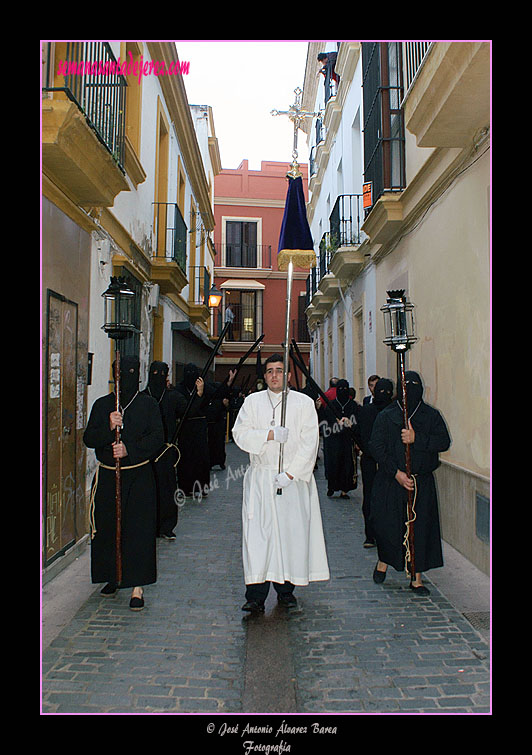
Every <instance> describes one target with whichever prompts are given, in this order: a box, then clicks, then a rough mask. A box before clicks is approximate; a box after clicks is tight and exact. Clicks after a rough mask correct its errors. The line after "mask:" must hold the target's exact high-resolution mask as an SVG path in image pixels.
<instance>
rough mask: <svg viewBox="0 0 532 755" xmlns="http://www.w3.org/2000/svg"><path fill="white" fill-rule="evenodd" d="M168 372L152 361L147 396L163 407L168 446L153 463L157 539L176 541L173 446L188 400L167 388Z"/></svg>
mask: <svg viewBox="0 0 532 755" xmlns="http://www.w3.org/2000/svg"><path fill="white" fill-rule="evenodd" d="M168 371H169V368H168V365H167V364H166V362H158V361H155V362H152V363H151V365H150V370H149V374H148V385H147V386H146V388H145V390H144V391H143V393H145V394H147V395H148V396H151V397H152V398H154V399H155V400H156V401H157V403H158V404H159V410H160V412H161V419H162V423H163V430H164V443H163V445H162V447H161V448H160V449H159V450H158V451H157V454H156V455H155V458H154V459H153V461H152V463H153V469H154V472H155V481H156V484H157V537H163V538H165V539H166V540H175V534H174V532H173V530H174V528H175V526H176V525H177V518H178V509H177V503H176V500H175V497H174V496H175V492H176V490H177V474H176V464H177V459H178V454H177V450H176V448H175V447H174V446H172V445H169V444H171V443H172V439H173V437H174V434H175V431H176V425H177V417H178V415H179V413H181V414H183V411H184V404H185V398H184V396H182V395H181V394H179V393H178V392H177V391H176V390H175V389H173V388H169V387H168V386H167V380H168Z"/></svg>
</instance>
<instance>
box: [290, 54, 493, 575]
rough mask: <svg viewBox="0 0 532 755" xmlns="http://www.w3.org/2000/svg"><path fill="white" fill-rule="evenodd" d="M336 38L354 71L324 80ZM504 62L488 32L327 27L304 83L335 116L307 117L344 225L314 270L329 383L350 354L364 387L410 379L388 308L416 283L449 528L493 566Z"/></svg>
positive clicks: (307, 102) (465, 548)
mask: <svg viewBox="0 0 532 755" xmlns="http://www.w3.org/2000/svg"><path fill="white" fill-rule="evenodd" d="M318 48H321V49H318ZM322 49H323V50H325V49H326V50H332V51H334V52H336V53H337V57H336V63H335V73H336V76H337V77H338V78H339V81H337V82H335V87H333V88H332V91H330V92H328V93H324V94H322V93H320V91H319V89H318V88H317V87H319V86H321V82H320V80H319V79H317V72H318V70H319V67H320V64H318V62H317V60H316V56H317V52H320V51H321V50H322ZM490 63H491V45H490V43H489V42H484V41H479V42H364V43H358V42H345V43H344V42H342V43H331V42H329V43H326V42H315V43H311V44H309V53H308V60H307V72H306V77H305V87H304V95H303V104H304V106H305V107H306V109H307V110H310V109H312V110H318V109H321V111H322V113H321V119H316V120H321V121H322V124H321V127H319V128H318V127H317V123H316V122H314V123H313V124H310V125H309V127H308V138H309V145H310V146H311V171H310V177H309V191H310V202H309V218H311V222H312V226H311V227H312V228H313V229H317V228H319V229H320V231H319V232H321V231H322V230H323V233H329V234H330V235H329V239H328V240H327V239H325V240H324V241H323V243H322V248H321V250H319V254H320V255H321V253H322V252H324V254H323V257H322V259H323V262H322V265H321V269H319V271H318V274H317V275H316V276H315V277H314V278H313V277H312V276H309V283H308V290H309V297H308V300H307V303H308V307H307V314H308V320H309V330H310V333H311V338H312V342H313V343H312V362H313V365H314V369H315V371H316V374H317V375H319V376H320V378H321V381H322V382H324V381H325V379H326V378H327V377H329V376H330V375H331V374H332V373H338V372H342V369H343V368H344V364H345V374H344V375H343V376H345V377H348V378H350V379H351V380H352V381H353V384H354V385H355V387H356V388H357V393H358V395H359V397H360V393H359V388H361V387H363V388H364V390H363V392H362V395H364V393H365V385H364V382H365V380H366V378H367V376H368V375H369V374H371V373H375V374H379V375H382V376H387V377H390V378H392V379H393V380H394V382H396V379H397V377H396V376H397V370H396V361H395V357H394V354H393V353H392V352H391V350H390V349H389V348H388V347H386V346H385V345H384V344H383V338H384V333H383V320H382V316H381V313H380V311H379V310H380V307H381V306H382V305H383V304H385V303H386V298H387V294H386V292H387V291H388V290H391V289H398V288H401V289H404V290H405V292H406V294H407V296H408V298H409V300H410V301H411V302H412V303H413V304H414V305H415V319H416V324H417V337H418V341H417V343H416V344H415V345H414V346H413V347H412V349H411V350H410V351H409V352H408V356H407V359H408V367H409V368H410V369H415V370H417V371H418V372H419V373H420V374H421V376H422V378H423V381H424V388H425V393H424V398H425V400H426V401H427V402H428V403H430V404H433V405H435V406H436V407H437V408H438V409H439V410H440V411H441V412H442V414H443V416H444V418H445V420H446V422H447V425H448V427H449V431H450V433H451V437H452V445H451V448H450V449H449V451H447V452H446V453H444V454H442V455H441V465H440V468H439V469H438V471H437V484H438V490H439V499H440V518H441V523H442V531H443V536H444V539H445V540H446V541H447V542H449V543H450V544H451V545H452V546H453V547H455V548H456V549H457V550H458V551H459V552H461V553H462V554H463V555H465V556H466V557H467V558H468V559H469V560H470V561H472V562H473V563H474V564H475V565H476V566H478V567H479V568H480V569H482V570H483V571H484V572H486V573H489V567H490V560H489V554H490V510H491V501H490V166H491V162H490V74H491V65H490ZM327 94H328V99H325V98H326V96H327ZM320 96H321V97H322V98H323V104H322V107H321V108H317V107H316V104H318V105H319V104H320V103H319V97H320ZM346 176H349V179H348V180H349V183H346ZM345 194H354V195H362V197H361V198H360V200H359V201H360V202H361V203H362V211H361V212H357V213H356V217H357V218H361V222H360V223H359V221H358V219H357V221H356V223H355V220H354V219H355V213H354V212H353V211H352V209H351V207H346V205H345V200H343V199H342V200H340V201H341V202H344V205H343V207H342V206H340V207H339V208H336V202H337V200H338V197H341V196H343V195H345ZM335 208H336V210H335ZM320 223H321V226H320ZM353 226H356V233H353V231H352V230H351V231H350V230H349V228H350V227H351V228H352V227H353ZM338 229H339V230H340V233H339V234H338ZM359 230H360V232H359ZM319 232H316V231H314V234H315V238H316V236H317V237H319ZM335 235H337V236H338V238H334V236H335ZM322 238H323V237H322ZM346 242H347V243H346ZM317 251H318V250H317ZM342 315H343V321H342V319H341V318H342ZM349 329H351V330H350V331H349ZM335 341H336V345H335ZM342 341H343V345H342ZM340 376H341V375H340Z"/></svg>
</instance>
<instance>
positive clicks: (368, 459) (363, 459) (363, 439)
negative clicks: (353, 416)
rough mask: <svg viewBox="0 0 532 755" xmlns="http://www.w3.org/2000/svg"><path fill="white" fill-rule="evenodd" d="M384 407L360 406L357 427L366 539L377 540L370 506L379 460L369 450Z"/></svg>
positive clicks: (374, 405) (373, 405) (373, 404)
mask: <svg viewBox="0 0 532 755" xmlns="http://www.w3.org/2000/svg"><path fill="white" fill-rule="evenodd" d="M382 408H384V407H379V406H378V405H377V404H375V403H371V404H370V403H367V404H363V405H362V406H361V407H359V410H358V414H357V425H356V427H355V439H356V444H357V446H358V447H359V449H360V450H361V452H362V453H361V456H360V472H361V474H362V514H363V516H364V530H365V535H366V539H367V540H369V541H373V540H375V533H374V532H373V527H372V525H371V518H370V506H371V491H372V488H373V482H374V480H375V475H376V474H377V462H376V461H375V459H374V458H373V456H372V455H371V453H370V450H369V441H370V438H371V433H372V430H373V425H374V423H375V420H376V418H377V415H378V414H379V412H380V411H381V410H382Z"/></svg>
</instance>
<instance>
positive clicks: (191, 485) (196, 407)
mask: <svg viewBox="0 0 532 755" xmlns="http://www.w3.org/2000/svg"><path fill="white" fill-rule="evenodd" d="M200 377H201V376H200V372H199V370H198V368H197V366H196V365H195V364H192V363H189V364H187V365H185V369H184V372H183V380H182V381H181V382H180V383H178V385H177V386H176V391H178V392H179V393H180V394H181V395H182V396H183V397H184V398H185V400H186V402H187V403H188V401H189V398H190V396H191V395H192V393H193V392H194V387H195V386H196V381H197V380H198V378H200ZM202 383H203V381H202ZM199 390H201V391H202V394H201V396H200V395H199ZM208 403H209V394H208V392H207V391H205V384H204V383H203V384H202V387H201V389H198V393H197V394H196V398H195V399H194V401H193V403H192V406H191V408H190V411H189V413H188V415H187V418H186V419H185V421H184V422H183V423H182V424H181V428H180V431H179V437H178V439H177V446H178V448H179V453H180V459H179V463H178V465H177V480H178V483H179V489H180V491H181V492H182V493H183V494H184V495H185V496H187V497H190V496H195V497H198V498H201V497H202V496H205V495H207V494H208V490H209V483H210V470H211V464H210V459H209V436H208V428H207V417H206V414H205V411H206V408H207V405H208Z"/></svg>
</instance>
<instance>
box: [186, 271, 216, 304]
mask: <svg viewBox="0 0 532 755" xmlns="http://www.w3.org/2000/svg"><path fill="white" fill-rule="evenodd" d="M190 273H191V274H190V276H189V280H190V284H191V287H192V290H191V292H190V295H189V301H190V302H192V303H193V304H204V305H205V306H206V307H207V306H208V305H209V291H210V288H211V274H210V273H209V270H208V269H207V268H206V267H203V266H197V267H191V268H190Z"/></svg>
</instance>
